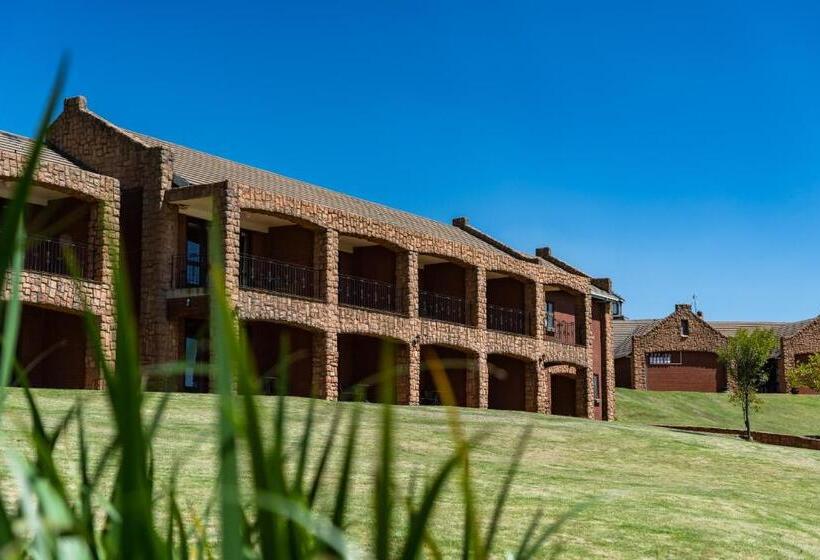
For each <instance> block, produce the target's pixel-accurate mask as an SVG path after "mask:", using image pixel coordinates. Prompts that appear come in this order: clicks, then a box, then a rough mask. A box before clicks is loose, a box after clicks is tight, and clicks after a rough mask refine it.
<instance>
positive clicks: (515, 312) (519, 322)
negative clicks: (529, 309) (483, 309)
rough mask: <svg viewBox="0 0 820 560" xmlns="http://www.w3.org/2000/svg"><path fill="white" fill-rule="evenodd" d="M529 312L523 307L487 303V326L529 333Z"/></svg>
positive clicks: (504, 330) (518, 332)
mask: <svg viewBox="0 0 820 560" xmlns="http://www.w3.org/2000/svg"><path fill="white" fill-rule="evenodd" d="M527 322H528V321H527V314H526V313H525V312H524V310H523V309H514V308H511V307H501V306H498V305H487V328H488V329H490V330H493V331H503V332H509V333H516V334H527V332H528V330H529V329H528V328H527Z"/></svg>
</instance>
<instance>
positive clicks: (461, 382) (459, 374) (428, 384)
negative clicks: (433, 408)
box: [419, 344, 475, 406]
mask: <svg viewBox="0 0 820 560" xmlns="http://www.w3.org/2000/svg"><path fill="white" fill-rule="evenodd" d="M474 363H475V357H474V356H471V355H470V354H468V353H467V352H464V351H461V350H456V349H455V348H450V347H447V346H439V345H435V344H429V345H424V346H422V347H421V374H420V377H419V404H422V405H440V404H444V403H443V400H442V396H441V392H440V391H439V389H438V386H437V385H436V383H435V379H434V377H433V369H432V368H434V367H441V368H443V370H444V374H445V376H446V378H447V383H449V385H450V389H451V390H452V392H453V398H454V399H455V403H454V404H455V406H468V400H467V376H468V375H469V374H470V373H471V371H472V365H473V364H474Z"/></svg>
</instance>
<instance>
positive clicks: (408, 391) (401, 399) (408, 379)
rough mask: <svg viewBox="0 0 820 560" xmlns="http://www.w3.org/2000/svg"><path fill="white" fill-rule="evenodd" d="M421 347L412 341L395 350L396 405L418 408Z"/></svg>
mask: <svg viewBox="0 0 820 560" xmlns="http://www.w3.org/2000/svg"><path fill="white" fill-rule="evenodd" d="M420 372H421V346H420V345H419V344H418V341H416V340H413V341H412V342H411V343H410V344H400V345H398V348H397V349H396V403H397V404H409V405H413V406H418V404H419V383H420V381H419V376H420Z"/></svg>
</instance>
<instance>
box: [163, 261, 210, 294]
mask: <svg viewBox="0 0 820 560" xmlns="http://www.w3.org/2000/svg"><path fill="white" fill-rule="evenodd" d="M171 278H172V285H173V287H174V288H179V289H184V288H206V287H207V286H208V260H207V259H206V258H205V255H174V256H173V257H171Z"/></svg>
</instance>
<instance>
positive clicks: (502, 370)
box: [487, 354, 527, 410]
mask: <svg viewBox="0 0 820 560" xmlns="http://www.w3.org/2000/svg"><path fill="white" fill-rule="evenodd" d="M487 368H488V372H489V377H490V382H489V403H488V404H489V407H490V408H493V409H498V410H526V402H527V400H526V374H527V364H526V362H524V361H523V360H518V359H516V358H511V357H509V356H502V355H499V354H491V355H489V356H487Z"/></svg>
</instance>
